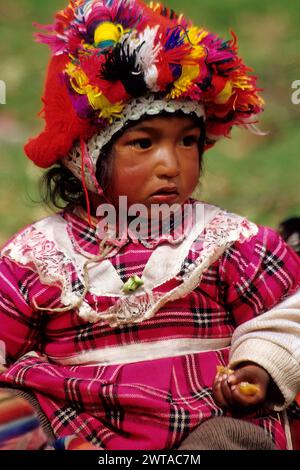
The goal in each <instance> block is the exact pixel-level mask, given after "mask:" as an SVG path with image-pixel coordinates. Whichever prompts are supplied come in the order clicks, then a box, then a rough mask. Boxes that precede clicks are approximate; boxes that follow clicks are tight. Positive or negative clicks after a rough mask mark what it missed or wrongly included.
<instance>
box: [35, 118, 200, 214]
mask: <svg viewBox="0 0 300 470" xmlns="http://www.w3.org/2000/svg"><path fill="white" fill-rule="evenodd" d="M158 116H170V113H168V112H166V111H164V112H162V113H160V114H159V115H157V116H148V115H147V116H144V117H143V118H142V119H143V121H146V120H150V119H153V118H154V117H158ZM172 116H180V117H182V116H184V117H187V114H184V113H183V112H182V111H177V112H176V113H174V114H172ZM190 117H192V118H193V119H194V120H195V121H196V122H197V124H198V125H199V128H200V130H201V138H200V141H199V156H200V170H201V171H202V167H203V159H202V155H203V152H204V146H205V137H206V136H205V122H204V120H203V119H202V118H198V117H197V116H195V115H191V116H190ZM136 124H137V122H136V121H128V122H127V123H126V125H125V126H124V127H123V128H122V129H121V130H120V131H119V132H117V133H116V134H115V135H114V136H113V138H112V140H111V141H110V142H109V143H108V144H106V145H105V146H104V147H103V148H102V150H101V152H100V156H101V158H98V161H97V165H96V178H97V180H98V181H99V183H100V186H101V188H102V189H103V190H104V192H105V190H106V189H107V188H108V186H109V183H110V181H111V176H112V162H113V159H112V147H113V144H114V142H115V141H116V140H117V139H118V138H119V137H120V136H121V135H122V134H123V133H124V132H125V131H126V130H127V129H130V128H131V127H134V126H135V125H136ZM40 192H41V198H42V201H43V202H44V203H46V204H48V205H49V206H54V207H55V208H57V209H63V208H64V207H66V206H68V205H69V206H71V207H73V206H75V205H81V206H82V207H85V205H86V201H85V197H84V192H83V188H82V184H81V181H80V180H79V179H78V178H77V177H76V176H74V175H73V173H72V172H71V171H70V170H69V169H68V168H66V167H65V166H63V164H62V163H58V164H57V165H55V166H54V167H52V168H50V170H48V171H47V172H46V173H45V174H44V175H43V176H42V178H41V181H40Z"/></svg>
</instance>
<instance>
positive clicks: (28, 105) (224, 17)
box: [0, 0, 300, 244]
mask: <svg viewBox="0 0 300 470" xmlns="http://www.w3.org/2000/svg"><path fill="white" fill-rule="evenodd" d="M166 3H167V4H168V5H169V6H171V7H172V8H175V9H177V10H180V11H182V10H184V11H185V13H186V15H187V16H189V17H191V18H193V19H194V20H195V22H198V23H199V24H201V25H203V26H205V27H207V28H208V29H211V30H212V31H214V32H217V33H219V34H220V35H223V37H225V38H229V37H230V30H234V31H235V33H236V34H237V36H238V38H239V47H240V54H241V56H242V57H243V58H244V59H245V62H246V63H247V65H249V66H251V67H253V68H254V69H255V73H256V74H258V75H259V77H260V81H259V85H260V87H262V88H263V89H264V90H265V91H264V93H263V96H264V98H265V100H266V111H265V113H264V114H263V115H262V117H261V123H260V128H261V129H262V130H264V131H267V132H268V135H267V136H265V137H257V136H253V135H251V134H249V133H247V132H245V131H243V130H239V129H238V130H235V131H234V132H233V137H232V139H226V140H224V141H223V142H221V143H219V144H218V145H217V146H216V147H215V148H214V149H212V150H210V151H209V152H208V153H207V155H206V158H205V166H204V168H205V171H204V175H203V177H202V180H201V185H200V188H199V190H198V191H197V195H198V196H199V197H201V198H202V199H205V200H207V201H209V202H212V203H214V204H218V205H220V206H222V207H225V208H227V209H228V210H232V211H235V212H238V213H241V214H244V215H246V216H248V217H250V218H251V219H252V220H254V221H256V222H258V223H263V224H267V225H271V226H276V225H277V224H278V222H279V221H280V220H281V219H282V218H284V217H287V216H289V215H292V214H296V215H297V214H298V215H299V214H300V194H299V182H298V180H299V175H300V158H299V149H300V133H299V125H300V105H298V106H296V105H293V104H292V102H291V93H292V90H291V84H292V82H293V81H294V80H297V79H298V80H299V79H300V61H299V52H300V35H299V32H300V31H299V25H300V8H299V2H298V0H285V1H284V2H283V1H282V0H265V1H264V2H262V1H261V0H251V2H249V1H248V0H223V1H222V2H220V1H219V0H188V1H186V2H182V1H180V0H169V1H167V2H166ZM65 5H66V0H65V1H64V0H51V1H50V0H48V1H43V2H41V1H40V0H18V2H10V4H9V8H8V7H7V3H6V2H4V0H0V38H1V41H0V58H1V67H0V79H1V80H4V81H5V82H6V85H7V104H6V105H0V146H1V149H0V244H1V243H2V242H4V241H5V240H6V239H7V238H8V237H9V236H10V235H12V234H13V233H14V232H16V231H17V230H18V229H20V228H21V227H22V226H24V225H25V224H27V223H30V222H31V221H33V220H36V219H38V218H39V217H42V216H43V214H45V213H48V211H47V210H45V209H44V208H43V207H42V206H41V205H40V204H38V203H36V202H34V201H33V200H38V191H37V180H38V177H39V175H40V174H41V172H40V171H39V170H37V169H35V168H34V167H33V166H32V165H31V163H30V162H27V160H26V158H25V157H24V156H23V150H22V147H23V143H24V141H25V140H26V139H27V137H28V136H30V135H35V134H36V133H37V132H38V131H39V130H40V128H41V127H42V121H41V120H40V119H37V117H36V114H37V113H38V111H39V110H40V107H41V104H40V96H41V93H42V88H43V80H44V74H45V66H46V64H47V61H48V58H49V53H48V50H47V48H46V47H45V46H42V45H38V44H35V43H34V41H33V39H32V33H33V31H34V28H33V26H32V22H33V21H36V22H38V23H50V22H52V18H53V13H54V11H55V10H56V9H58V8H63V7H64V6H65ZM183 5H184V8H183ZM196 20H197V21H196Z"/></svg>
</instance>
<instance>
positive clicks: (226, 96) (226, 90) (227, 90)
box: [215, 81, 232, 104]
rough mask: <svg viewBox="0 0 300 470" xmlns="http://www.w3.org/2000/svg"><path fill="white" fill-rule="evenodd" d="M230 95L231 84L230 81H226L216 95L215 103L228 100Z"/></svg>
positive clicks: (222, 102)
mask: <svg viewBox="0 0 300 470" xmlns="http://www.w3.org/2000/svg"><path fill="white" fill-rule="evenodd" d="M231 95H232V85H231V82H230V81H228V82H227V83H226V85H225V86H224V88H223V90H222V91H221V92H220V93H219V94H218V95H217V96H216V100H215V101H216V103H217V104H225V103H227V101H228V100H229V98H230V97H231Z"/></svg>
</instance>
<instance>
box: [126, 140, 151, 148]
mask: <svg viewBox="0 0 300 470" xmlns="http://www.w3.org/2000/svg"><path fill="white" fill-rule="evenodd" d="M130 145H131V146H132V147H135V148H137V149H142V150H146V149H149V148H150V147H151V146H152V142H151V140H150V139H146V138H145V139H135V140H133V141H132V142H130Z"/></svg>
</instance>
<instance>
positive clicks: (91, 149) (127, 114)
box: [62, 95, 205, 196]
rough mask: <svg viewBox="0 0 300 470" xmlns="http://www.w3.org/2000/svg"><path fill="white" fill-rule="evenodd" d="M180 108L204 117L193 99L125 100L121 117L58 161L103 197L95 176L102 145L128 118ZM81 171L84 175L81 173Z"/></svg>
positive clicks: (87, 187)
mask: <svg viewBox="0 0 300 470" xmlns="http://www.w3.org/2000/svg"><path fill="white" fill-rule="evenodd" d="M177 111H181V112H182V113H184V114H186V115H191V114H193V115H196V116H197V117H198V118H205V113H204V107H203V106H202V105H200V104H199V103H197V102H196V101H187V100H185V101H184V100H177V101H175V100H171V101H167V100H166V99H156V98H155V96H154V95H149V96H147V97H142V98H137V99H135V100H132V101H131V102H130V103H128V104H127V105H126V106H125V108H124V109H123V111H122V118H120V119H116V120H115V121H114V122H113V123H112V124H111V125H108V127H106V128H105V129H103V130H101V131H100V132H99V133H98V134H95V135H94V136H93V137H92V138H91V139H90V140H89V141H88V142H86V143H84V144H85V145H83V144H82V142H80V143H79V144H77V145H75V146H74V147H73V149H72V150H71V152H70V153H69V155H68V156H67V157H65V158H64V159H63V160H62V163H63V165H64V166H65V167H66V168H68V169H69V170H70V171H71V172H72V173H73V174H74V175H75V176H76V177H77V178H78V179H79V180H80V181H82V182H83V181H84V186H83V187H84V188H85V189H86V190H90V191H92V192H93V193H96V194H98V195H100V196H104V193H103V189H102V188H101V186H100V185H99V183H98V181H97V178H96V166H97V161H98V158H99V156H100V155H101V150H102V148H103V147H104V146H105V145H106V144H108V142H110V140H111V139H112V138H113V136H114V135H115V134H116V133H117V132H119V131H120V130H122V128H123V127H124V126H125V124H126V123H127V122H128V121H136V122H137V121H139V120H140V119H141V118H142V117H143V116H153V117H154V116H158V115H159V114H160V113H162V112H167V113H170V114H174V113H176V112H177ZM83 171H84V175H83Z"/></svg>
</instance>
